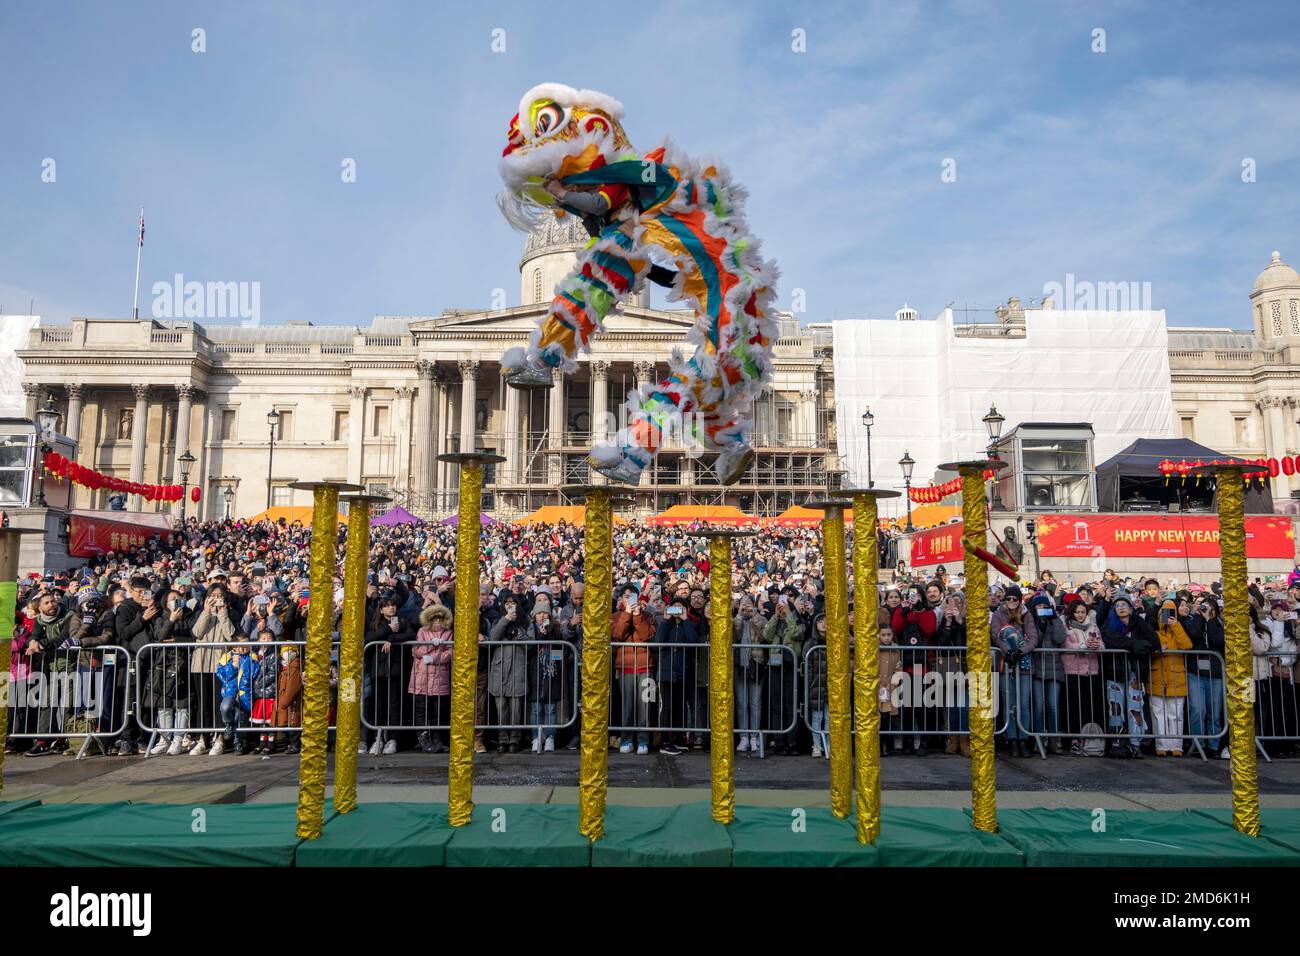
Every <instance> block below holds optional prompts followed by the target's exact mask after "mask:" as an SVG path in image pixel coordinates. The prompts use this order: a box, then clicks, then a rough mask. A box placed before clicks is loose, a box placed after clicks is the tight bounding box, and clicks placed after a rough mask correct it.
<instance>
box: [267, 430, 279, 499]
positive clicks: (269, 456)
mask: <svg viewBox="0 0 1300 956" xmlns="http://www.w3.org/2000/svg"><path fill="white" fill-rule="evenodd" d="M266 423H267V424H268V425H270V426H271V448H270V450H269V451H268V452H267V454H266V510H267V511H270V510H271V465H272V463H273V462H274V461H275V430H276V428H277V427H278V426H279V424H280V413H279V412H277V411H276V410H275V409H274V408H273V409H271V410H270V411H269V412H267V414H266Z"/></svg>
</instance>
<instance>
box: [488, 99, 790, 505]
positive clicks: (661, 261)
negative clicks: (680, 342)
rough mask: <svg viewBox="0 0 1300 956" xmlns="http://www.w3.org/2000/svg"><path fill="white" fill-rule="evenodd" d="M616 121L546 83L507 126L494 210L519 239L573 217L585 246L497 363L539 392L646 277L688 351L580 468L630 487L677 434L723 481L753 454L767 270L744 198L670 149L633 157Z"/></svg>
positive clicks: (766, 367)
mask: <svg viewBox="0 0 1300 956" xmlns="http://www.w3.org/2000/svg"><path fill="white" fill-rule="evenodd" d="M622 118H623V106H622V104H621V103H619V102H618V101H617V100H614V99H612V98H611V97H608V96H606V95H604V94H603V93H597V92H594V91H592V90H575V89H572V88H571V87H568V86H563V85H561V84H558V83H544V84H542V85H541V86H537V87H534V88H533V89H531V90H529V91H528V92H527V93H525V94H524V96H523V99H522V100H521V101H520V104H519V112H518V113H517V114H516V115H515V118H514V119H512V120H511V121H510V129H509V141H508V143H507V145H506V148H505V151H504V153H503V154H502V156H501V164H500V169H501V178H502V181H503V182H504V184H505V189H504V190H503V191H502V193H501V194H500V195H499V196H498V197H497V202H498V205H499V206H500V207H501V211H502V212H503V213H504V214H505V216H506V218H507V219H508V220H509V221H510V223H511V224H512V225H514V226H516V227H517V228H520V229H524V230H527V229H530V228H532V227H533V226H534V225H535V224H536V222H537V220H538V218H539V217H541V216H543V215H555V216H564V215H578V216H581V217H582V220H583V224H584V225H585V226H586V228H587V231H588V233H589V234H591V236H592V239H591V241H590V242H589V243H588V244H587V247H586V248H585V249H584V250H583V251H582V252H581V253H580V254H579V256H578V264H577V267H576V268H575V269H574V270H573V272H571V273H570V274H569V275H568V276H566V277H565V278H564V279H563V280H562V281H561V282H560V284H559V285H558V286H557V287H556V290H555V298H554V299H553V300H552V301H551V305H550V308H549V310H548V312H547V314H546V316H545V317H544V318H543V319H542V320H541V321H540V322H539V324H538V327H537V329H535V330H534V331H533V334H532V338H531V341H530V344H529V345H528V347H527V348H513V349H510V350H508V351H507V352H506V353H505V355H504V356H502V360H501V364H502V367H503V368H504V369H505V376H506V381H507V383H509V384H510V385H512V386H514V387H516V388H544V387H549V386H550V385H551V384H552V374H553V371H554V370H556V369H558V370H559V371H561V372H573V371H575V370H576V369H577V362H576V360H575V359H576V357H577V354H578V352H579V351H583V352H590V351H591V337H592V336H593V335H594V334H596V333H597V332H599V331H600V330H601V323H602V321H603V320H604V318H605V316H606V315H608V314H609V313H610V311H611V310H612V309H614V308H615V307H616V306H618V305H619V304H620V303H621V302H623V301H625V300H626V299H627V298H628V297H629V296H630V295H632V294H633V293H635V292H637V291H639V290H640V289H641V288H642V287H643V286H644V284H645V282H646V281H647V279H648V280H650V281H653V282H656V283H659V284H660V285H664V286H666V287H667V288H668V289H669V292H668V298H669V300H670V301H684V302H686V303H687V304H689V305H690V306H691V308H692V309H693V310H694V312H695V315H696V322H695V326H694V328H693V329H692V331H691V333H690V335H689V336H688V341H689V342H690V343H691V344H692V345H693V346H694V347H695V352H694V354H693V355H692V356H690V357H689V358H687V357H686V356H685V355H684V354H683V353H682V352H681V351H680V350H677V351H674V353H673V356H672V359H671V361H670V363H669V372H668V375H667V377H665V378H664V379H663V380H662V381H660V382H658V383H649V384H645V385H642V386H641V387H639V388H637V389H635V390H633V391H632V392H631V393H629V395H628V399H627V404H626V409H627V413H628V415H627V425H626V426H625V427H624V428H621V429H620V430H619V431H618V434H617V435H616V436H615V438H614V440H613V443H612V444H605V445H598V446H596V447H595V448H594V449H593V450H592V453H591V456H590V462H591V464H592V466H593V467H594V468H595V470H597V471H599V472H600V473H601V474H604V475H606V476H607V477H609V478H611V479H613V480H616V481H624V482H628V483H635V482H636V481H637V480H638V479H639V477H640V475H641V472H642V471H643V470H644V469H645V467H646V466H647V465H649V464H650V462H651V460H652V459H653V457H654V455H655V452H656V451H657V450H658V449H659V447H660V445H661V444H662V443H663V441H664V439H665V437H675V438H677V439H678V440H681V441H697V442H699V443H700V444H701V445H702V446H703V447H704V448H705V449H706V450H708V451H715V452H718V453H719V454H718V460H717V462H716V464H715V465H714V469H715V472H716V474H717V476H718V479H719V480H720V481H721V482H722V483H723V484H731V483H733V482H735V481H736V480H737V479H738V478H739V477H740V475H741V474H742V473H743V472H744V470H745V468H746V467H747V466H748V464H749V462H750V461H751V460H752V459H753V451H752V450H751V448H750V445H749V431H750V427H751V421H750V414H751V412H752V409H753V405H754V400H755V399H756V398H757V397H758V395H759V393H760V392H761V391H762V389H763V388H764V386H765V385H767V384H768V383H769V382H770V381H771V376H772V343H773V341H774V340H775V338H776V334H777V332H776V322H775V320H774V318H773V316H772V303H773V300H774V298H775V290H774V289H773V284H774V282H775V281H776V276H777V270H776V266H775V264H774V263H772V262H768V261H765V260H764V259H762V257H761V256H760V255H759V247H758V242H757V240H755V239H754V238H753V237H752V236H750V234H749V230H748V227H747V225H746V223H745V218H744V215H743V207H744V199H745V191H744V190H743V189H742V188H741V187H740V186H739V185H737V184H735V183H733V182H732V180H731V177H730V176H729V175H728V173H727V172H726V170H724V169H722V168H721V167H719V166H716V165H711V164H701V163H696V162H693V161H692V160H691V159H690V158H688V157H686V156H683V155H681V153H679V152H678V151H677V150H675V149H673V148H672V147H671V146H661V147H660V148H658V149H655V150H653V151H651V152H649V153H646V154H644V155H642V154H641V153H638V152H637V151H636V150H634V149H633V148H632V145H631V143H630V142H629V141H628V139H627V135H626V134H625V133H624V132H623V127H622V125H621V123H620V120H621V119H622ZM548 184H550V185H551V189H550V190H548V189H547V188H546V187H547V185H548ZM555 184H558V187H559V188H557V187H556V185H555ZM552 190H554V192H553V191H552ZM556 192H558V193H559V194H560V195H559V197H558V198H557V196H556V195H555V193H556Z"/></svg>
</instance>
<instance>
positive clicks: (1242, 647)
mask: <svg viewBox="0 0 1300 956" xmlns="http://www.w3.org/2000/svg"><path fill="white" fill-rule="evenodd" d="M1257 469H1258V466H1257V465H1252V466H1249V467H1248V468H1243V466H1241V465H1238V464H1225V465H1211V466H1209V468H1207V469H1206V470H1205V471H1204V472H1203V473H1204V474H1211V475H1213V476H1214V477H1215V478H1216V479H1217V484H1218V496H1219V555H1220V558H1219V560H1220V561H1221V568H1222V575H1223V644H1224V655H1223V661H1224V665H1225V669H1226V670H1227V675H1226V677H1227V690H1228V748H1229V753H1230V754H1231V757H1232V760H1231V764H1230V766H1231V773H1230V775H1231V779H1232V825H1233V826H1234V827H1236V828H1237V830H1239V831H1240V832H1242V833H1245V834H1247V835H1249V836H1259V775H1258V770H1257V767H1256V762H1255V761H1256V756H1255V708H1254V703H1255V669H1254V666H1253V665H1254V660H1253V656H1252V654H1251V650H1250V612H1249V611H1248V610H1247V608H1248V607H1249V602H1250V598H1249V595H1248V593H1247V587H1248V581H1247V576H1246V509H1245V483H1244V481H1243V480H1242V472H1243V471H1255V470H1257Z"/></svg>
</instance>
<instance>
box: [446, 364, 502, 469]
mask: <svg viewBox="0 0 1300 956" xmlns="http://www.w3.org/2000/svg"><path fill="white" fill-rule="evenodd" d="M456 364H457V367H458V368H459V369H460V450H461V451H462V452H471V451H473V450H474V446H475V445H476V444H477V438H478V436H477V435H476V434H475V429H474V401H475V387H476V385H477V383H478V360H477V359H462V360H461V361H459V362H457V363H456ZM510 391H512V392H514V391H516V389H513V388H512V389H510Z"/></svg>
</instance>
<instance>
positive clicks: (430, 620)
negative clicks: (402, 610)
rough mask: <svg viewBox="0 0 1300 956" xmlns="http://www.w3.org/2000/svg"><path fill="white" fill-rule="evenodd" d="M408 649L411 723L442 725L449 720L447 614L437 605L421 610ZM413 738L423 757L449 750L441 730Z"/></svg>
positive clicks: (449, 625)
mask: <svg viewBox="0 0 1300 956" xmlns="http://www.w3.org/2000/svg"><path fill="white" fill-rule="evenodd" d="M409 646H410V648H411V656H412V658H413V660H412V664H411V679H410V681H409V682H408V683H407V686H406V689H407V691H408V692H409V693H410V694H411V696H412V697H413V698H414V701H415V703H414V712H415V723H416V724H417V725H424V726H426V727H430V725H432V727H436V726H437V725H439V724H445V723H447V722H448V721H449V720H450V718H451V707H450V702H451V651H452V632H451V611H449V610H447V609H446V608H445V607H443V606H441V605H434V606H433V607H428V608H425V609H424V611H423V612H422V613H421V614H420V631H419V633H418V634H417V635H416V638H415V641H414V643H412V644H410V645H409ZM417 739H418V740H419V742H420V749H421V750H423V751H424V752H425V753H427V754H440V753H446V752H447V750H448V749H449V748H448V747H447V743H446V740H445V739H444V731H442V730H437V729H432V728H431V729H429V730H422V731H420V734H419V736H418V738H417Z"/></svg>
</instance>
